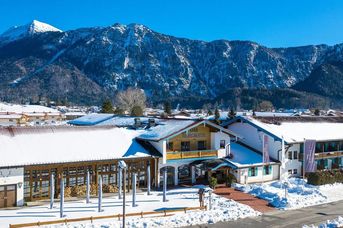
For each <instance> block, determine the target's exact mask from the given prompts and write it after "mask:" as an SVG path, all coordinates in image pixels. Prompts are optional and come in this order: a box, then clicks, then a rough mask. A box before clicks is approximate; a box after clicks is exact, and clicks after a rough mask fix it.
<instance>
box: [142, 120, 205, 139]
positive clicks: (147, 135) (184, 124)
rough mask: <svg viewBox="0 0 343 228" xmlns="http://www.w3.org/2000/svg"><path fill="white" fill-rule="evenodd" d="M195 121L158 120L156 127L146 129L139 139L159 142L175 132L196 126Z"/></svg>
mask: <svg viewBox="0 0 343 228" xmlns="http://www.w3.org/2000/svg"><path fill="white" fill-rule="evenodd" d="M197 122H199V121H197V120H181V119H177V120H176V119H160V120H159V122H158V124H157V126H155V127H151V128H148V129H146V130H145V131H144V132H143V133H142V134H141V135H139V136H138V138H140V139H145V140H160V139H162V138H165V137H168V136H170V135H172V134H174V133H176V132H179V131H181V130H183V129H186V128H188V127H190V126H191V125H193V124H196V123H197Z"/></svg>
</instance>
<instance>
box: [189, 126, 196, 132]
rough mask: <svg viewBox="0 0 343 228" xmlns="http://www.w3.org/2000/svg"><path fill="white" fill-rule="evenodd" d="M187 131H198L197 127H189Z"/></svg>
mask: <svg viewBox="0 0 343 228" xmlns="http://www.w3.org/2000/svg"><path fill="white" fill-rule="evenodd" d="M189 131H190V132H198V128H197V127H195V128H192V129H190V130H189Z"/></svg>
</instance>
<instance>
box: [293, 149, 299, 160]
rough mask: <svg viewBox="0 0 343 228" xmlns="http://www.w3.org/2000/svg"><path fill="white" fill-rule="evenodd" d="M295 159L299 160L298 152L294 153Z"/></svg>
mask: <svg viewBox="0 0 343 228" xmlns="http://www.w3.org/2000/svg"><path fill="white" fill-rule="evenodd" d="M293 159H298V151H296V150H295V151H293Z"/></svg>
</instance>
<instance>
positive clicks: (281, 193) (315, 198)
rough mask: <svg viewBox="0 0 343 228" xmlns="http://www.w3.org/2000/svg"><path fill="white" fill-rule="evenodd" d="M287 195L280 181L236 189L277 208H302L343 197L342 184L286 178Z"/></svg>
mask: <svg viewBox="0 0 343 228" xmlns="http://www.w3.org/2000/svg"><path fill="white" fill-rule="evenodd" d="M287 185H288V187H287V197H285V188H284V184H283V182H281V181H276V182H271V183H264V184H251V185H240V184H236V186H235V187H236V189H238V190H241V191H243V192H246V193H249V194H252V195H254V196H257V197H259V198H262V199H265V200H267V201H269V202H270V204H271V205H273V206H274V207H277V208H279V209H286V210H287V209H296V208H303V207H308V206H313V205H318V204H323V203H328V202H333V201H337V200H342V199H343V184H339V183H336V184H332V185H331V184H328V185H322V186H313V185H309V184H307V183H306V181H304V180H302V179H299V178H290V179H288V180H287Z"/></svg>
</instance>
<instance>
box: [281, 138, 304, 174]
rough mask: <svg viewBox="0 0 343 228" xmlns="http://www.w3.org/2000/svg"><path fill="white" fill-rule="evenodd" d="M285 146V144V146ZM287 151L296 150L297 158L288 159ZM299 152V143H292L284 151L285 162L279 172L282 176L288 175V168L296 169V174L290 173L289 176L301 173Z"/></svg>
mask: <svg viewBox="0 0 343 228" xmlns="http://www.w3.org/2000/svg"><path fill="white" fill-rule="evenodd" d="M286 147H287V146H286ZM289 151H292V152H294V151H297V152H298V159H288V152H289ZM299 152H300V144H292V145H291V146H290V147H289V149H288V150H287V151H286V155H285V162H284V166H285V168H284V170H283V172H284V173H283V172H282V173H281V175H282V176H283V177H287V176H289V175H288V170H292V171H293V170H294V169H297V174H292V175H291V176H300V175H301V166H302V164H301V162H300V161H299Z"/></svg>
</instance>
